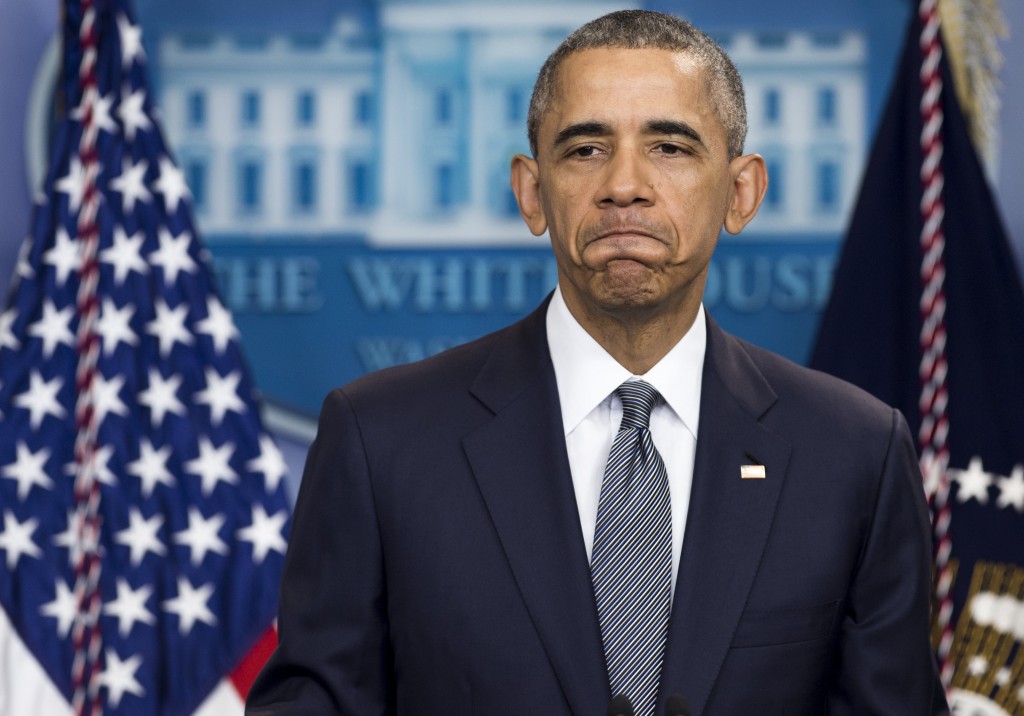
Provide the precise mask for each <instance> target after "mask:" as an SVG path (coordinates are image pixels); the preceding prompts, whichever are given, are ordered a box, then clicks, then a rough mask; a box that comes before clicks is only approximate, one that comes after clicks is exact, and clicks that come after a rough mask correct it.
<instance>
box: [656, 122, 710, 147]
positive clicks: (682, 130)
mask: <svg viewBox="0 0 1024 716" xmlns="http://www.w3.org/2000/svg"><path fill="white" fill-rule="evenodd" d="M644 131H645V132H646V133H647V134H681V135H682V136H684V137H686V138H687V139H692V140H693V141H695V142H697V143H698V144H700V145H701V146H702V147H703V146H705V145H704V140H703V139H701V136H700V134H699V133H698V132H697V130H696V129H694V128H693V127H691V126H690V125H688V124H687V123H686V122H678V121H676V120H673V119H655V120H652V121H650V122H648V123H647V125H646V126H645V127H644Z"/></svg>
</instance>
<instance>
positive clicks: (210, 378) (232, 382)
mask: <svg viewBox="0 0 1024 716" xmlns="http://www.w3.org/2000/svg"><path fill="white" fill-rule="evenodd" d="M205 373H206V387H205V388H204V389H203V390H200V391H198V392H197V393H196V394H195V397H194V399H195V401H196V402H197V403H199V404H200V405H208V406H209V407H210V421H211V422H212V423H213V424H214V425H215V426H216V425H220V424H221V423H222V422H224V415H225V413H227V411H229V410H230V411H232V412H234V413H238V414H239V415H241V414H242V413H244V412H245V403H244V402H243V401H242V399H241V398H239V397H238V383H239V381H241V380H242V373H241V371H237V370H236V371H232V372H231V373H229V374H228V375H225V376H221V375H219V374H218V373H217V370H216V369H215V368H210V367H208V368H207V369H206V371H205Z"/></svg>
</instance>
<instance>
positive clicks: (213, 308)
mask: <svg viewBox="0 0 1024 716" xmlns="http://www.w3.org/2000/svg"><path fill="white" fill-rule="evenodd" d="M196 331H197V332H199V333H205V334H206V335H208V336H209V337H210V339H211V340H212V341H213V348H214V350H216V351H217V352H218V353H223V352H224V350H225V349H226V348H227V347H228V343H229V342H230V341H231V340H232V339H233V338H238V329H237V328H236V327H235V323H234V321H232V320H231V312H230V311H228V310H227V309H226V308H224V305H223V304H222V303H221V302H220V300H219V299H218V298H217V297H216V296H210V300H208V301H207V302H206V318H204V319H203V320H201V321H199V322H198V323H196Z"/></svg>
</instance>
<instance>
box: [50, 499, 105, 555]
mask: <svg viewBox="0 0 1024 716" xmlns="http://www.w3.org/2000/svg"><path fill="white" fill-rule="evenodd" d="M82 517H83V516H82V515H81V514H79V513H78V512H77V511H76V510H74V509H71V510H68V521H67V523H66V524H65V527H64V531H63V532H61V533H60V534H56V535H54V536H53V543H54V544H55V545H57V546H58V547H63V548H64V549H66V550H67V551H68V564H69V565H70V566H71V568H72V569H74V568H75V566H76V565H77V564H78V561H79V560H80V559H81V558H82V554H83V553H84V552H89V553H102V551H103V549H102V548H101V547H100V545H99V531H98V530H97V529H95V528H93V529H84V527H83V526H82V525H83V519H82Z"/></svg>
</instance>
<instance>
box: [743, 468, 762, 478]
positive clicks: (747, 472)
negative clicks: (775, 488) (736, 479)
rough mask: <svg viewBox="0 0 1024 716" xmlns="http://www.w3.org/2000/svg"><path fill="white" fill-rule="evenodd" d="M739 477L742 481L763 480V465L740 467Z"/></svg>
mask: <svg viewBox="0 0 1024 716" xmlns="http://www.w3.org/2000/svg"><path fill="white" fill-rule="evenodd" d="M740 477H741V478H742V479H744V480H763V479H764V465H740Z"/></svg>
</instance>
